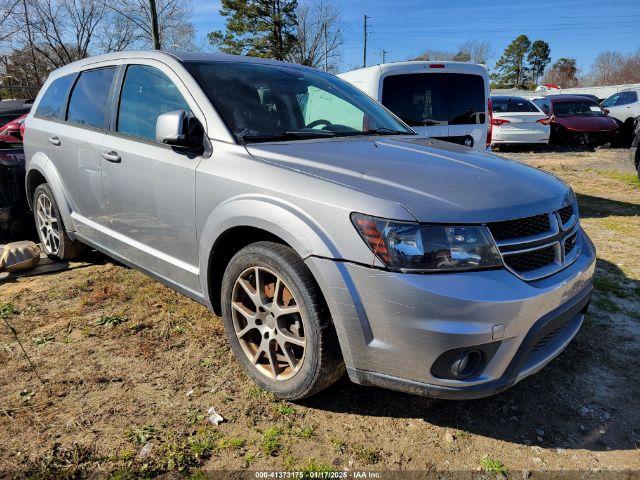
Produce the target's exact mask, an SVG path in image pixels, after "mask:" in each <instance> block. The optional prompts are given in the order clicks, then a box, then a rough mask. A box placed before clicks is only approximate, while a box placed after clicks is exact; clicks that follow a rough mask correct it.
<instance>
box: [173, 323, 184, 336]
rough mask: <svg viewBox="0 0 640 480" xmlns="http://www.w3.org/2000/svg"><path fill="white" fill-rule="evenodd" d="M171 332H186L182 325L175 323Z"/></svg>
mask: <svg viewBox="0 0 640 480" xmlns="http://www.w3.org/2000/svg"><path fill="white" fill-rule="evenodd" d="M173 332H174V333H177V334H178V335H182V334H183V333H186V332H187V329H186V328H184V327H183V326H182V325H176V326H175V327H173Z"/></svg>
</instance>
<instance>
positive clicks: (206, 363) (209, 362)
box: [200, 358, 213, 368]
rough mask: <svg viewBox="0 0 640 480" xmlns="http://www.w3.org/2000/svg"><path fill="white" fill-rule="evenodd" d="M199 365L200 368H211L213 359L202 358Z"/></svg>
mask: <svg viewBox="0 0 640 480" xmlns="http://www.w3.org/2000/svg"><path fill="white" fill-rule="evenodd" d="M200 366H201V367H202V368H211V367H212V366H213V360H211V359H210V358H203V359H202V360H200Z"/></svg>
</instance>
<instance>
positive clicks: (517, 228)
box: [487, 205, 580, 281]
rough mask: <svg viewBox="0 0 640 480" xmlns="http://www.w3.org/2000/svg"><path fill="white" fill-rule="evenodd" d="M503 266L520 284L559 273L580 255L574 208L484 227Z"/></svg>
mask: <svg viewBox="0 0 640 480" xmlns="http://www.w3.org/2000/svg"><path fill="white" fill-rule="evenodd" d="M487 227H488V228H489V231H490V232H491V235H493V238H494V240H495V241H496V245H497V246H498V249H499V250H500V253H501V255H502V259H503V261H504V264H505V266H506V267H507V268H508V269H509V270H510V271H511V272H513V273H514V274H516V275H517V276H519V277H520V278H522V279H523V280H527V281H531V280H537V279H539V278H543V277H546V276H549V275H553V274H554V273H556V272H558V271H560V270H562V269H563V268H565V267H567V266H569V265H570V264H571V263H573V262H574V261H575V260H576V259H577V258H578V256H579V255H580V246H579V245H580V243H579V241H578V239H579V237H578V235H579V228H580V226H579V223H578V215H577V208H575V206H574V205H566V206H565V207H563V208H561V209H560V210H557V211H554V212H549V213H544V214H541V215H534V216H531V217H526V218H519V219H515V220H507V221H504V222H494V223H489V224H487Z"/></svg>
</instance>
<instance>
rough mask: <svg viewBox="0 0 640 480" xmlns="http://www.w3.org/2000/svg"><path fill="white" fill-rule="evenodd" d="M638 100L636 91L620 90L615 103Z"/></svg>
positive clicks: (625, 103)
mask: <svg viewBox="0 0 640 480" xmlns="http://www.w3.org/2000/svg"><path fill="white" fill-rule="evenodd" d="M637 101H638V94H637V93H636V92H620V96H619V97H618V101H617V102H616V106H617V105H629V104H631V103H635V102H637Z"/></svg>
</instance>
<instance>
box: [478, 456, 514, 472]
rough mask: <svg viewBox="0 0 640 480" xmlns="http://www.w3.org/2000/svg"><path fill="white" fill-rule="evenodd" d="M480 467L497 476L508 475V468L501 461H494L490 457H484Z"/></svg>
mask: <svg viewBox="0 0 640 480" xmlns="http://www.w3.org/2000/svg"><path fill="white" fill-rule="evenodd" d="M480 466H481V467H482V469H483V470H484V471H485V472H487V473H494V474H496V475H506V474H507V473H508V470H507V467H505V466H504V464H503V463H502V462H501V461H500V460H494V459H492V458H489V457H484V458H483V459H482V460H480Z"/></svg>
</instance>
